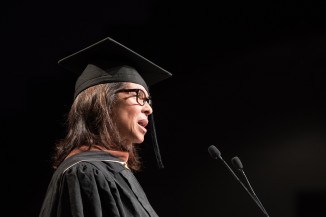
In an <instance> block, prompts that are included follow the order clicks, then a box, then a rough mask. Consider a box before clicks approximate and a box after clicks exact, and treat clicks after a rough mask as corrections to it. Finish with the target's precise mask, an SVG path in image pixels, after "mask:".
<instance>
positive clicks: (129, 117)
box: [114, 83, 153, 144]
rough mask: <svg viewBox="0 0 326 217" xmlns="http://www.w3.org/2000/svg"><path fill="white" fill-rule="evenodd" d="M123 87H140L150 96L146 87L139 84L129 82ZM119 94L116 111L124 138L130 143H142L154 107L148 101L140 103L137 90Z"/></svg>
mask: <svg viewBox="0 0 326 217" xmlns="http://www.w3.org/2000/svg"><path fill="white" fill-rule="evenodd" d="M123 89H140V90H142V91H144V93H145V94H146V97H148V93H147V91H146V90H145V88H144V87H143V86H141V85H139V84H135V83H128V84H127V86H126V87H124V88H123ZM117 94H118V103H117V105H116V107H115V110H114V112H115V114H116V115H115V117H116V119H115V120H116V123H117V127H118V130H119V132H120V134H121V136H122V138H123V139H124V140H126V141H128V143H130V144H135V143H136V144H138V143H142V142H143V141H144V137H145V134H146V132H147V129H146V127H147V125H148V116H149V115H150V114H152V112H153V110H152V107H151V106H150V105H149V104H148V103H147V102H146V103H145V104H144V105H140V104H138V103H137V97H136V95H137V93H136V92H132V91H131V92H119V93H117Z"/></svg>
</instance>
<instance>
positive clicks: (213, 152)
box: [208, 145, 269, 217]
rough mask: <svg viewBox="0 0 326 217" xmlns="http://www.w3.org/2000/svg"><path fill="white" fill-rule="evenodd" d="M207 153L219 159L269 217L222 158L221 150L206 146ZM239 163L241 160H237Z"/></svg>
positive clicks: (267, 216)
mask: <svg viewBox="0 0 326 217" xmlns="http://www.w3.org/2000/svg"><path fill="white" fill-rule="evenodd" d="M208 153H209V154H210V156H211V157H212V158H213V159H220V160H221V161H222V162H223V164H224V165H225V167H226V168H227V169H228V170H229V171H230V172H231V174H232V175H233V177H234V178H235V179H236V180H237V181H238V182H239V183H240V184H241V186H242V187H243V188H244V189H245V190H246V192H247V193H248V194H249V196H250V197H251V199H253V200H254V202H255V203H256V204H257V206H258V207H259V208H260V210H261V211H262V212H263V213H264V214H265V215H266V217H269V215H268V213H267V212H266V210H265V209H264V207H263V206H262V205H261V203H260V201H259V200H257V198H256V197H255V196H254V195H253V194H252V193H251V192H250V191H249V190H248V188H247V187H246V186H245V185H244V184H243V182H242V181H241V180H240V179H239V178H238V176H237V175H236V174H235V173H234V172H233V170H232V169H231V167H230V166H229V165H228V164H227V163H226V162H225V160H224V159H223V158H222V155H221V152H220V151H219V150H218V149H217V148H216V147H215V146H214V145H211V146H209V147H208ZM239 162H240V163H241V161H239ZM241 166H242V164H241Z"/></svg>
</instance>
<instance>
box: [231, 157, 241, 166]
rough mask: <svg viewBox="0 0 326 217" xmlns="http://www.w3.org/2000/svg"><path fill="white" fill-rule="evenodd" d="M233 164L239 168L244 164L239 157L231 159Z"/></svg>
mask: <svg viewBox="0 0 326 217" xmlns="http://www.w3.org/2000/svg"><path fill="white" fill-rule="evenodd" d="M231 161H232V164H233V165H234V166H235V167H236V168H237V169H242V168H243V165H242V163H241V161H240V159H239V158H238V157H233V158H232V159H231Z"/></svg>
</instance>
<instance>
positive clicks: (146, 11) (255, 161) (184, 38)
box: [0, 0, 326, 217]
mask: <svg viewBox="0 0 326 217" xmlns="http://www.w3.org/2000/svg"><path fill="white" fill-rule="evenodd" d="M1 9H2V13H1V42H2V46H1V53H2V54H1V60H2V61H1V66H2V69H1V85H0V86H1V89H0V91H1V93H2V94H1V96H2V97H1V114H2V115H1V125H2V130H1V145H2V153H3V157H2V159H3V160H2V161H3V163H2V168H3V169H2V175H1V179H2V183H3V185H2V187H3V190H2V191H3V192H4V193H3V194H2V196H3V199H4V200H3V201H5V203H4V204H5V207H4V208H5V210H6V212H7V215H9V216H30V217H32V216H37V215H38V212H39V209H40V206H41V203H42V200H43V197H44V194H45V191H46V188H47V185H48V182H49V180H50V177H51V172H52V171H51V168H50V162H49V161H50V154H51V151H52V148H53V144H54V143H55V141H56V140H58V139H60V138H61V137H62V136H63V135H64V128H63V122H64V120H65V115H66V113H67V111H68V109H69V106H70V103H71V102H72V97H73V88H74V82H75V79H76V77H75V75H72V74H69V73H67V72H65V71H63V70H62V69H61V68H60V67H59V66H58V65H57V61H58V60H59V59H60V58H62V57H64V56H66V55H69V54H71V53H72V52H75V51H77V50H79V49H81V48H83V47H86V46H88V45H90V44H91V43H94V42H96V41H98V40H101V39H102V38H105V37H107V36H109V37H112V38H113V39H115V40H117V41H119V42H121V43H122V44H124V45H126V46H128V47H129V48H131V49H133V50H134V51H136V52H138V53H140V54H141V55H143V56H145V57H146V58H148V59H150V60H152V61H153V62H155V63H157V64H158V65H160V66H162V67H163V68H165V69H167V70H169V71H170V72H171V73H172V74H173V77H172V78H170V79H168V80H166V81H164V82H162V83H159V84H157V85H155V86H153V87H152V89H151V93H152V96H153V98H154V114H155V121H156V128H157V134H158V139H159V144H160V147H161V153H162V156H163V162H164V164H165V169H164V170H162V171H159V170H158V169H157V168H156V164H155V159H154V156H153V152H152V149H151V144H150V142H144V144H142V145H141V149H142V151H143V152H142V158H143V161H144V169H143V172H141V173H139V174H137V176H138V177H139V181H140V182H141V183H142V185H143V188H144V189H145V191H146V193H147V196H148V197H149V199H150V201H151V203H152V205H153V207H154V208H155V210H156V211H157V213H158V214H159V215H160V216H162V217H163V216H178V217H182V216H185V217H186V216H187V217H189V216H201V217H204V216H205V217H213V216H225V217H229V216H232V217H233V216H242V217H246V216H251V217H252V216H257V217H259V216H264V215H263V214H262V213H261V211H260V210H259V208H258V207H257V206H256V204H255V203H254V202H253V200H252V199H251V198H250V197H249V195H248V194H247V193H246V192H245V190H244V189H242V187H241V185H239V183H237V181H236V180H235V179H234V178H233V177H232V175H231V174H230V173H229V171H228V170H227V169H226V168H225V167H224V166H223V164H222V162H220V161H216V160H213V159H212V158H211V157H210V156H209V155H208V152H207V148H208V146H210V145H215V146H216V147H218V149H219V150H220V151H221V153H222V157H223V158H224V159H225V160H226V162H228V163H229V164H230V165H231V162H230V159H231V158H232V157H234V156H238V157H239V158H240V159H241V161H242V163H243V164H244V169H245V172H246V174H247V176H248V178H249V180H250V183H251V185H252V186H253V188H254V189H255V192H256V194H257V195H258V197H259V198H260V200H261V201H262V203H263V204H264V206H265V208H266V209H267V211H268V212H269V214H270V216H271V217H276V216H277V217H306V216H309V217H310V216H314V217H317V216H326V209H325V204H326V172H325V171H326V162H325V161H326V160H325V157H324V154H325V151H326V147H325V142H326V137H325V135H326V134H325V129H326V115H325V108H326V101H325V97H326V87H325V81H326V76H325V57H326V55H325V51H326V38H325V33H326V31H325V16H324V13H325V9H326V3H325V2H324V1H306V2H296V1H288V0H287V1H227V2H223V1H221V2H216V1H192V2H190V1H184V2H181V1H171V2H169V1H148V0H147V1H145V0H142V1H136V0H133V1H121V0H114V1H112V0H110V1H88V2H86V1H85V2H81V1H52V2H49V1H11V2H8V3H2V7H1ZM148 141H149V139H148Z"/></svg>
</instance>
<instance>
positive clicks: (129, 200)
mask: <svg viewBox="0 0 326 217" xmlns="http://www.w3.org/2000/svg"><path fill="white" fill-rule="evenodd" d="M119 162H121V160H119V159H118V158H116V157H114V156H112V155H111V154H109V153H107V152H103V151H88V152H81V153H78V154H75V155H73V156H71V157H69V158H68V159H66V160H65V161H64V162H63V163H62V164H61V165H60V166H59V168H58V169H57V170H56V171H55V173H54V174H53V176H52V179H51V181H50V184H49V186H48V189H47V192H46V195H45V199H44V201H43V205H42V208H41V212H40V214H39V217H131V216H132V217H157V216H158V215H157V214H156V212H155V211H154V209H153V208H152V206H151V205H150V203H149V201H148V200H147V197H146V195H145V193H144V191H143V189H142V187H141V186H140V184H139V183H138V181H137V179H136V177H135V176H134V175H133V174H132V172H131V171H130V170H129V169H127V168H126V167H125V166H124V165H123V164H121V163H119Z"/></svg>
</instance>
